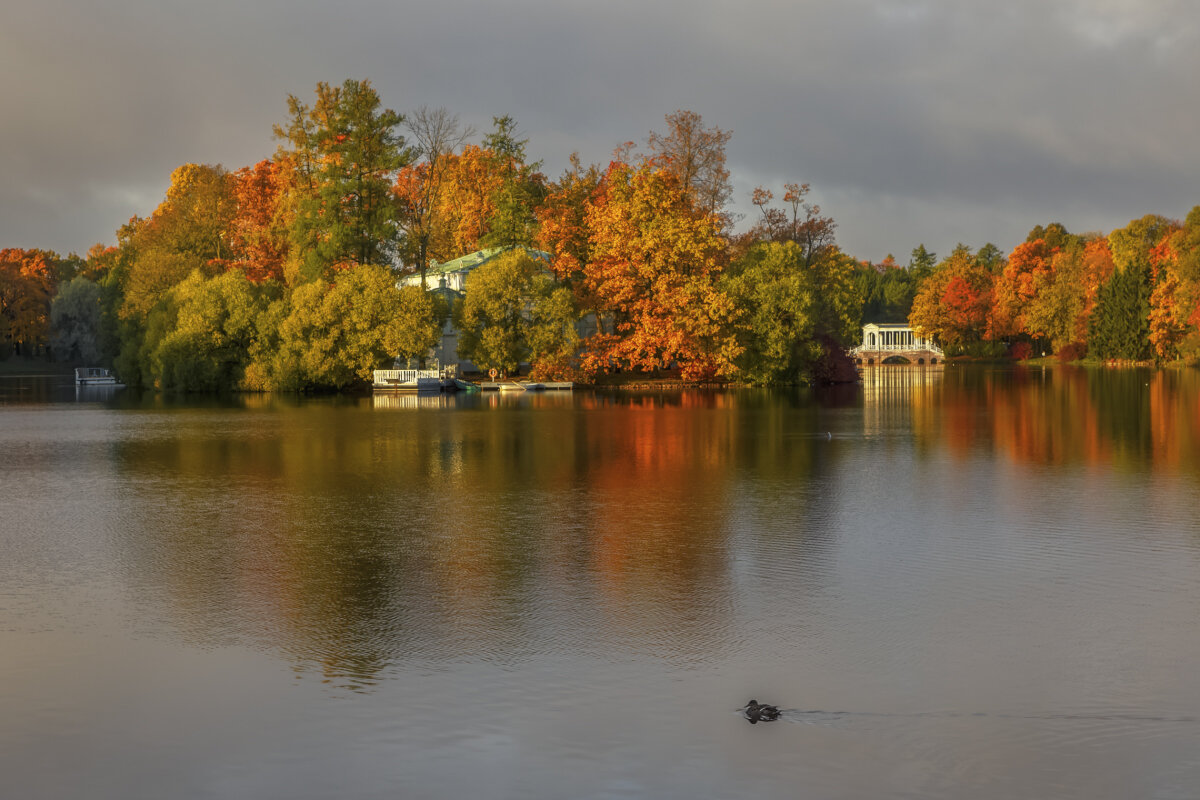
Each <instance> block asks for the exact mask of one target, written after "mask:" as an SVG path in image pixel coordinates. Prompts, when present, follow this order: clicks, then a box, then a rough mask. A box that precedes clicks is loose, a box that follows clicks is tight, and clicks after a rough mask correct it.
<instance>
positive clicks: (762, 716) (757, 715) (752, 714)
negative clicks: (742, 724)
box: [742, 700, 779, 725]
mask: <svg viewBox="0 0 1200 800" xmlns="http://www.w3.org/2000/svg"><path fill="white" fill-rule="evenodd" d="M742 713H744V714H745V715H746V719H748V720H750V724H751V725H753V724H754V723H756V722H774V721H775V720H777V719H779V707H778V706H769V705H767V704H766V703H760V702H758V701H757V700H751V701H750V702H749V703H747V704H746V707H745V708H743V709H742Z"/></svg>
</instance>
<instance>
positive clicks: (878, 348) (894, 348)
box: [850, 342, 942, 355]
mask: <svg viewBox="0 0 1200 800" xmlns="http://www.w3.org/2000/svg"><path fill="white" fill-rule="evenodd" d="M918 351H920V352H930V353H936V354H937V355H942V348H940V347H938V346H937V345H936V344H934V343H933V342H926V343H924V344H917V343H915V342H914V343H912V344H876V345H867V344H860V345H859V346H858V347H854V348H851V350H850V352H851V353H880V352H886V353H913V352H918Z"/></svg>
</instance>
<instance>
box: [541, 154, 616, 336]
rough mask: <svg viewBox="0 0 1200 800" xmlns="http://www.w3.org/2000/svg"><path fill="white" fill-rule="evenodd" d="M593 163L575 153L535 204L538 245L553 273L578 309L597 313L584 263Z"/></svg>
mask: <svg viewBox="0 0 1200 800" xmlns="http://www.w3.org/2000/svg"><path fill="white" fill-rule="evenodd" d="M600 178H601V171H600V168H599V167H597V166H596V165H594V164H593V165H590V166H587V167H584V166H583V163H582V162H581V161H580V160H579V155H578V154H577V153H572V154H571V159H570V166H568V167H567V169H566V170H564V172H563V174H562V177H560V178H559V179H558V180H557V181H555V182H553V183H551V184H550V186H549V187H548V193H547V195H546V199H545V201H544V202H543V203H542V205H541V206H540V207H539V208H538V223H539V225H538V238H537V245H538V247H540V248H542V249H543V250H545V251H546V252H549V253H550V268H551V270H552V271H553V273H554V275H555V277H557V278H558V280H559V281H561V282H562V283H563V285H565V286H567V287H568V288H570V289H571V291H572V292H573V293H574V295H575V302H576V303H577V304H578V306H579V307H580V308H581V309H584V310H587V311H590V312H592V313H597V312H598V311H599V308H598V304H597V299H596V298H595V297H594V296H592V295H591V294H590V293H589V291H588V286H589V284H588V281H587V280H586V278H587V275H586V272H587V265H588V264H589V263H590V262H591V242H590V240H589V227H588V209H589V206H590V203H591V201H592V196H593V194H594V193H595V191H596V190H597V188H599V186H600Z"/></svg>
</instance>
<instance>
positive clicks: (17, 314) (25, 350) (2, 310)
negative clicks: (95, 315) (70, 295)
mask: <svg viewBox="0 0 1200 800" xmlns="http://www.w3.org/2000/svg"><path fill="white" fill-rule="evenodd" d="M57 261H58V256H57V255H56V254H54V253H52V252H49V251H46V250H22V249H19V248H8V249H5V250H0V356H7V355H9V354H10V353H16V354H18V355H26V356H28V355H36V354H37V352H38V351H39V350H40V349H41V347H43V346H44V345H45V344H46V342H47V338H48V336H49V333H50V301H51V298H52V297H53V296H54V293H55V290H56V287H57V276H58V269H57V266H56V262H57Z"/></svg>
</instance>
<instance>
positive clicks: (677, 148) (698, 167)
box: [646, 110, 733, 223]
mask: <svg viewBox="0 0 1200 800" xmlns="http://www.w3.org/2000/svg"><path fill="white" fill-rule="evenodd" d="M666 123H667V130H666V132H665V133H656V132H654V131H651V132H650V136H649V138H648V139H647V142H646V144H647V146H648V147H649V148H650V153H651V160H652V161H653V162H654V164H655V165H656V166H657V167H658V168H660V169H664V170H666V171H667V172H668V173H670V174H671V175H672V176H674V178H675V180H676V182H677V184H678V186H679V188H680V191H681V193H682V195H683V198H684V200H686V201H687V202H688V203H690V204H691V205H692V206H693V207H695V208H696V209H697V210H698V211H701V212H703V213H705V214H710V215H714V216H717V217H718V218H720V219H721V221H722V223H728V219H727V218H726V217H725V216H724V215H723V210H724V208H725V204H726V203H728V202H729V198H730V196H731V195H732V192H733V190H732V188H731V187H730V184H729V170H728V169H727V168H726V167H725V145H727V144H728V143H729V139H730V138H731V137H732V136H733V133H732V131H723V130H721V129H720V128H717V127H715V126H714V127H712V128H705V127H704V121H703V119H701V117H700V115H699V114H697V113H696V112H694V111H682V110H680V111H676V112H675V113H674V114H667V115H666Z"/></svg>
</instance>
